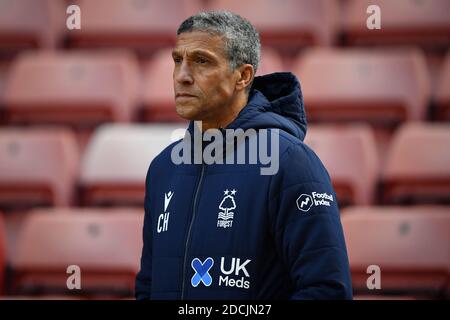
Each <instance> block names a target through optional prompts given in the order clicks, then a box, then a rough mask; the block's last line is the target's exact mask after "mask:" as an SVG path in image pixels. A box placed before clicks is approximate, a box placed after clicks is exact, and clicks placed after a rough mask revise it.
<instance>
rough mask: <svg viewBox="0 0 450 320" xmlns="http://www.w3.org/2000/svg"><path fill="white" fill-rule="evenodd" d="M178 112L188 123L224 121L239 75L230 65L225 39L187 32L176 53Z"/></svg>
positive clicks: (174, 81) (174, 58)
mask: <svg viewBox="0 0 450 320" xmlns="http://www.w3.org/2000/svg"><path fill="white" fill-rule="evenodd" d="M172 56H173V60H174V63H175V67H174V70H173V86H174V92H175V105H176V110H177V113H178V114H179V115H180V116H181V117H182V118H184V119H188V120H203V121H207V120H210V121H211V120H212V121H214V120H215V119H218V118H220V115H221V114H223V112H226V110H227V109H226V107H227V105H229V104H230V103H231V101H232V99H233V97H234V94H235V87H236V79H237V78H236V73H235V72H233V71H232V70H231V69H230V67H229V63H228V58H227V56H226V54H225V50H224V40H223V37H221V36H218V35H211V34H209V33H206V32H200V31H193V32H184V33H181V34H180V35H179V36H178V37H177V41H176V44H175V48H174V50H173V53H172Z"/></svg>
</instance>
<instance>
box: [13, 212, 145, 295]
mask: <svg viewBox="0 0 450 320" xmlns="http://www.w3.org/2000/svg"><path fill="white" fill-rule="evenodd" d="M142 222H143V210H141V209H132V208H120V209H119V208H113V209H111V208H109V209H61V208H54V209H47V210H45V209H41V210H34V211H31V212H30V213H29V214H28V216H27V218H26V220H25V221H24V224H23V227H22V229H21V233H20V236H19V242H18V246H17V252H16V255H15V256H14V259H13V261H12V268H13V271H14V281H13V282H14V288H13V292H14V293H15V294H67V295H69V294H75V295H90V294H111V295H116V294H117V295H127V296H130V295H132V293H133V291H134V280H135V276H136V273H137V271H138V270H139V259H140V255H141V250H142ZM71 265H76V266H78V267H79V268H80V271H81V274H80V275H81V290H73V291H72V290H69V289H68V288H67V285H66V281H67V280H68V277H69V276H70V274H67V273H66V270H67V268H68V266H71ZM72 273H73V272H72Z"/></svg>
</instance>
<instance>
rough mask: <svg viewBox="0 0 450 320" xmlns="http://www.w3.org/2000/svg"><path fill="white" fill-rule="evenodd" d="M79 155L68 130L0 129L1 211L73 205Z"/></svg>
mask: <svg viewBox="0 0 450 320" xmlns="http://www.w3.org/2000/svg"><path fill="white" fill-rule="evenodd" d="M78 152H79V151H78V147H77V145H76V141H75V138H74V136H73V134H72V132H71V131H69V130H68V129H65V128H54V129H51V128H48V129H45V128H30V129H21V128H0V207H3V208H4V209H8V208H9V209H11V208H17V207H21V208H24V207H25V208H27V207H28V208H29V207H33V206H36V205H46V206H70V205H73V204H74V187H75V183H76V180H77V177H78V166H79V153H78Z"/></svg>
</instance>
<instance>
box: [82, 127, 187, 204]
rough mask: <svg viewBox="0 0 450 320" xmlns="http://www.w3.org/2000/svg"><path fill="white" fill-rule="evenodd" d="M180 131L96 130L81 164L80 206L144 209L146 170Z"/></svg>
mask: <svg viewBox="0 0 450 320" xmlns="http://www.w3.org/2000/svg"><path fill="white" fill-rule="evenodd" d="M181 127H183V126H164V125H134V126H125V125H105V126H103V127H101V128H100V129H98V130H97V131H96V132H95V134H94V136H93V138H92V139H91V140H90V142H89V145H88V147H87V149H86V151H85V154H84V157H83V161H82V166H81V177H80V186H81V188H82V197H83V201H82V202H83V203H84V204H85V205H109V204H115V205H118V204H120V205H124V204H127V205H131V204H132V205H143V203H144V189H145V176H146V174H147V170H148V166H149V164H150V162H151V160H153V158H154V157H155V156H157V155H158V154H159V153H160V152H161V151H162V150H163V149H164V148H165V147H167V146H168V145H169V144H170V143H171V135H172V133H173V131H174V130H175V129H176V128H181ZM182 130H183V129H182Z"/></svg>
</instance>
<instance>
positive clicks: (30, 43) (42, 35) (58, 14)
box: [0, 0, 66, 54]
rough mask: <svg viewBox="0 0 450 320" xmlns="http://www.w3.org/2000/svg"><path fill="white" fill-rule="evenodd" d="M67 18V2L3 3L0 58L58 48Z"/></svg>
mask: <svg viewBox="0 0 450 320" xmlns="http://www.w3.org/2000/svg"><path fill="white" fill-rule="evenodd" d="M65 18H66V7H65V6H64V3H63V1H53V0H14V1H1V3H0V54H5V53H6V54H8V53H15V52H16V51H17V50H21V49H30V48H53V47H55V46H56V45H58V44H59V42H60V41H61V40H62V39H61V36H62V35H63V31H64V28H65Z"/></svg>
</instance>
